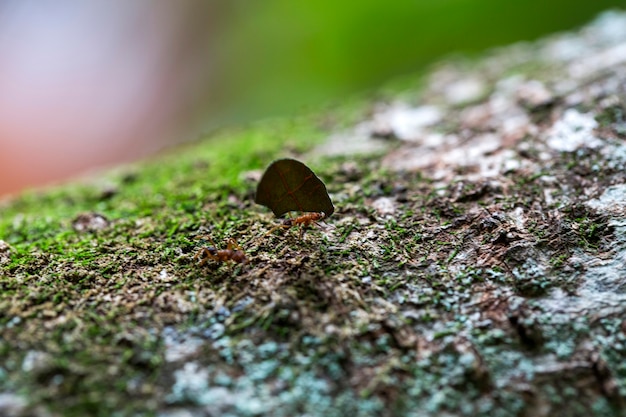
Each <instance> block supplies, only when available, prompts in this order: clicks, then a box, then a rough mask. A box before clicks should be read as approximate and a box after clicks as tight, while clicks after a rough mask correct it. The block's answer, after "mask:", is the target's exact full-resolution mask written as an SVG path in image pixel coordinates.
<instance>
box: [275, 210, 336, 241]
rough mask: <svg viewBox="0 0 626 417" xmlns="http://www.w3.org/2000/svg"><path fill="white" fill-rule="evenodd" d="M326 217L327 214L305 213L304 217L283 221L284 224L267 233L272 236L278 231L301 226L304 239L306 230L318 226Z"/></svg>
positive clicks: (301, 234)
mask: <svg viewBox="0 0 626 417" xmlns="http://www.w3.org/2000/svg"><path fill="white" fill-rule="evenodd" d="M325 217H326V214H325V213H324V212H319V213H317V212H312V213H304V214H303V215H301V216H298V217H296V218H288V219H285V220H283V224H279V225H278V226H274V227H273V228H272V229H270V231H269V232H267V233H266V235H269V234H271V233H272V232H273V231H274V230H276V229H280V228H283V229H288V228H290V227H295V226H300V238H302V236H304V230H305V229H304V228H305V227H306V226H311V225H314V224H317V222H318V221H321V220H324V218H325Z"/></svg>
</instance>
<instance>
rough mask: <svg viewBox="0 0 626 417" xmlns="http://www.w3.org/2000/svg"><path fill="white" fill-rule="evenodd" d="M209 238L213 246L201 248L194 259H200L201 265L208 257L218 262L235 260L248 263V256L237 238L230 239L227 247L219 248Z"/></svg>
mask: <svg viewBox="0 0 626 417" xmlns="http://www.w3.org/2000/svg"><path fill="white" fill-rule="evenodd" d="M208 240H209V241H210V242H211V244H212V245H213V246H208V247H204V248H200V249H199V250H198V252H196V255H195V256H194V257H193V259H200V262H199V263H198V264H199V265H204V264H205V263H206V262H207V260H208V259H213V260H214V261H217V262H226V261H233V262H238V263H240V264H247V263H248V258H247V257H246V254H245V253H244V252H243V248H242V247H241V246H239V244H238V243H237V242H236V241H235V239H233V238H230V239H228V244H227V246H226V249H217V248H216V246H217V245H216V244H215V242H213V239H211V238H210V237H208Z"/></svg>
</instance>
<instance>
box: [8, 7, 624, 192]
mask: <svg viewBox="0 0 626 417" xmlns="http://www.w3.org/2000/svg"><path fill="white" fill-rule="evenodd" d="M624 3H625V2H624V1H617V0H596V1H593V2H592V1H588V0H568V1H565V0H551V1H549V2H546V1H540V0H526V1H523V2H506V1H502V0H438V1H432V0H411V1H408V0H396V1H393V2H380V1H374V0H361V1H358V2H357V1H354V2H352V1H347V2H336V1H329V0H316V1H309V2H302V1H300V2H297V1H288V0H266V1H257V2H250V1H243V0H228V1H227V0H223V1H216V0H214V1H208V0H177V1H175V2H174V1H170V0H133V1H128V0H90V1H83V0H55V1H54V2H52V1H41V0H2V1H0V196H3V195H4V196H6V195H10V194H12V193H17V192H19V191H21V190H23V189H25V188H32V187H40V186H43V185H47V184H50V183H54V182H58V181H60V180H63V179H66V178H69V177H72V176H76V175H79V174H81V173H84V172H90V171H93V170H94V169H100V168H102V167H106V166H110V165H113V164H116V163H120V162H128V161H132V160H135V159H137V158H141V157H144V156H146V155H149V154H151V153H154V152H156V151H158V150H161V149H163V148H166V147H169V146H171V145H173V144H176V143H180V142H183V141H188V140H194V139H197V138H199V137H201V136H202V133H203V132H205V131H206V130H207V129H208V128H213V127H215V126H221V125H227V124H233V123H242V122H245V121H249V120H252V119H255V118H259V117H265V116H268V115H277V114H286V115H288V114H289V112H293V111H294V109H299V108H301V107H302V106H310V105H315V104H318V103H322V102H325V101H332V100H335V101H337V100H341V98H342V97H344V96H345V95H346V94H350V93H353V92H356V91H364V90H368V89H373V88H376V87H377V86H379V85H380V84H381V83H383V82H384V81H385V80H388V79H390V78H392V77H395V76H398V75H402V74H408V73H414V72H416V71H420V70H421V69H423V68H424V67H425V66H426V65H427V64H428V63H430V62H432V61H433V60H435V59H437V58H439V57H441V56H443V55H445V54H449V53H465V54H470V55H471V54H474V53H477V52H480V51H482V50H484V49H485V48H489V47H493V46H497V45H504V44H508V43H511V42H517V41H524V40H531V39H534V38H537V37H539V36H542V35H545V34H546V33H550V32H554V31H559V30H564V29H568V28H572V27H575V26H577V25H581V24H583V23H585V22H587V21H589V20H591V19H593V18H594V17H595V16H596V15H597V14H598V13H599V12H601V11H603V10H606V9H609V8H618V7H623V6H624V5H625V4H624ZM581 59H584V57H581Z"/></svg>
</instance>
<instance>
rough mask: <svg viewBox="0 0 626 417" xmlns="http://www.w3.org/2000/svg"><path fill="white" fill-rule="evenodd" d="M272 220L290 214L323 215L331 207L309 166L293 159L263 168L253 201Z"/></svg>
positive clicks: (329, 213)
mask: <svg viewBox="0 0 626 417" xmlns="http://www.w3.org/2000/svg"><path fill="white" fill-rule="evenodd" d="M254 201H256V202H257V203H258V204H261V205H263V206H266V207H268V208H269V209H270V210H272V211H273V212H274V214H275V215H276V217H280V216H282V215H283V214H285V213H287V212H290V211H303V212H324V214H325V215H326V217H328V216H330V215H331V214H333V212H334V211H335V208H334V207H333V203H332V202H331V201H330V197H329V196H328V191H326V186H325V185H324V183H323V182H322V180H320V179H319V178H317V176H316V175H315V174H314V173H313V171H311V169H310V168H309V167H307V166H306V165H304V164H303V163H302V162H300V161H296V160H295V159H279V160H277V161H274V162H272V164H271V165H270V166H269V167H268V168H267V170H266V171H265V173H264V174H263V177H262V178H261V181H260V182H259V186H258V187H257V189H256V198H255V200H254Z"/></svg>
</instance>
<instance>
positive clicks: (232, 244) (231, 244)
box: [227, 237, 243, 252]
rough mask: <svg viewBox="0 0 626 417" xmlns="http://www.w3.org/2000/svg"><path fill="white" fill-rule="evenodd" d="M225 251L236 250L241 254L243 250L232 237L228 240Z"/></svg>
mask: <svg viewBox="0 0 626 417" xmlns="http://www.w3.org/2000/svg"><path fill="white" fill-rule="evenodd" d="M227 249H228V250H233V249H235V250H238V251H240V252H243V248H242V247H241V246H240V245H239V243H237V241H236V240H235V239H233V238H232V237H231V238H230V239H228V245H227Z"/></svg>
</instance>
